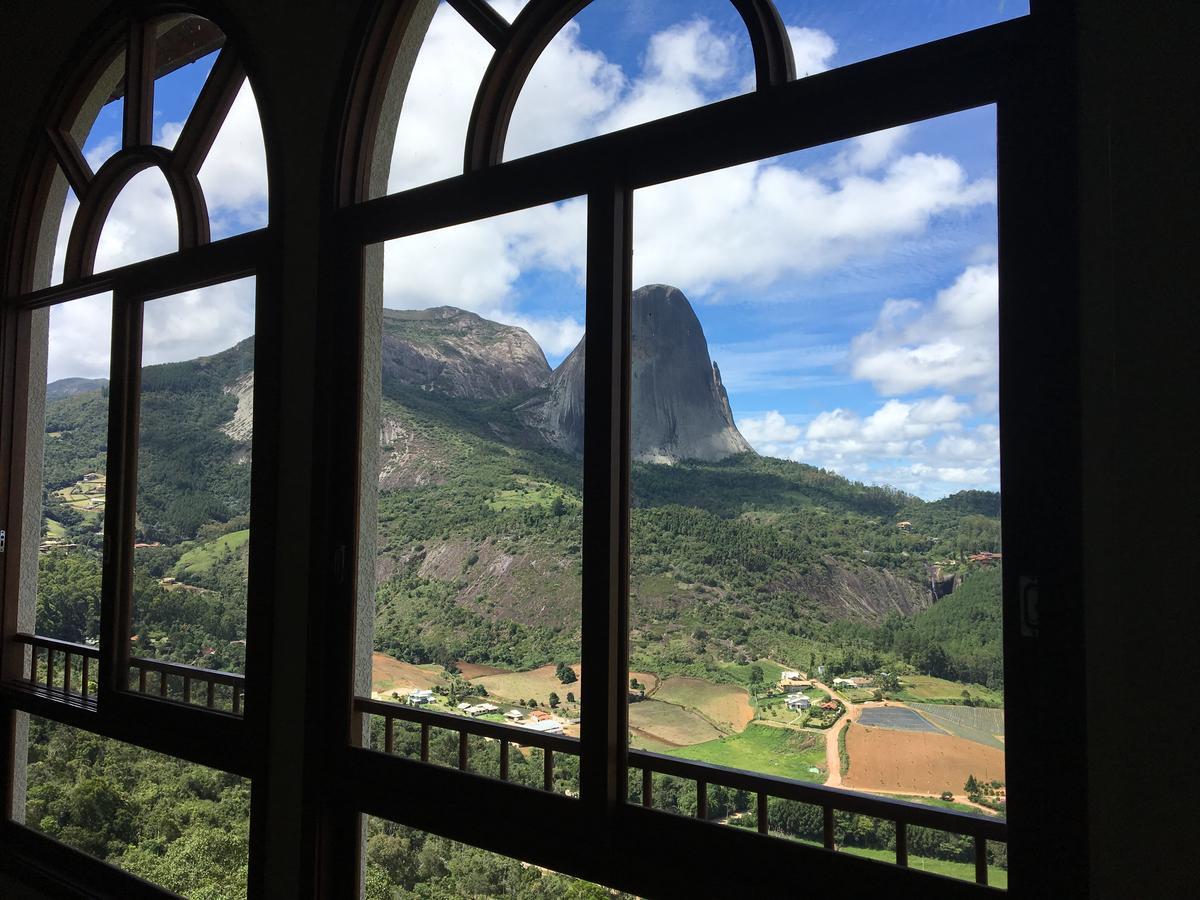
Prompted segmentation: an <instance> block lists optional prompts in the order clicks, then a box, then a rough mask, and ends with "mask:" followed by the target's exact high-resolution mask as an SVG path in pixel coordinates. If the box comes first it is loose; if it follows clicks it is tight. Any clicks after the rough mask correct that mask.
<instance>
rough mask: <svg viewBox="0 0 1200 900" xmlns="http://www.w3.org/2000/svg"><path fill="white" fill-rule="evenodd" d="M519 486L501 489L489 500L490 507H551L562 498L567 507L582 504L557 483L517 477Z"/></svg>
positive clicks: (502, 508) (498, 510)
mask: <svg viewBox="0 0 1200 900" xmlns="http://www.w3.org/2000/svg"><path fill="white" fill-rule="evenodd" d="M516 480H517V484H518V487H516V488H512V489H509V490H500V491H496V493H495V494H494V495H493V496H492V498H491V499H490V500H488V501H487V505H488V507H489V508H490V509H492V510H495V511H496V512H500V511H502V510H506V509H533V508H535V507H541V508H543V509H550V508H551V507H552V506H553V505H554V501H555V500H561V501H562V504H563V507H564V508H566V509H573V508H578V507H579V506H581V505H582V504H581V503H580V502H579V500H578V499H577V498H575V497H572V496H570V495H569V494H567V493H566V492H565V491H564V490H563V489H562V487H560V486H559V485H557V484H550V483H549V482H545V481H536V480H534V479H532V478H527V477H520V478H517V479H516Z"/></svg>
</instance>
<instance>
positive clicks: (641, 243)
mask: <svg viewBox="0 0 1200 900" xmlns="http://www.w3.org/2000/svg"><path fill="white" fill-rule="evenodd" d="M994 199H995V183H994V182H993V181H991V180H990V179H976V180H971V179H970V178H968V176H967V174H966V172H965V171H964V170H963V168H962V166H961V165H959V163H958V162H957V161H955V160H953V159H951V158H949V157H945V156H937V155H931V154H926V153H914V154H909V155H906V156H901V157H899V158H897V159H895V160H894V161H893V162H891V163H890V164H889V165H888V166H887V168H886V169H885V170H884V171H882V172H881V173H879V174H878V175H874V176H872V175H867V174H861V173H857V172H856V173H852V174H847V175H844V176H834V177H824V176H823V173H821V172H819V171H815V170H813V171H810V170H804V169H798V168H794V167H793V166H792V165H788V164H785V163H783V162H762V163H750V164H747V165H742V166H735V167H733V168H729V169H723V170H721V171H718V172H710V173H707V174H705V175H700V176H696V177H695V178H689V179H684V180H682V181H677V182H670V183H668V184H663V185H657V186H655V187H653V188H647V189H644V190H642V191H639V192H638V196H637V203H636V204H635V206H634V230H635V234H636V235H637V242H638V243H637V254H636V255H635V257H634V280H635V281H636V282H637V283H639V284H641V283H645V282H647V281H661V282H666V283H669V284H676V285H679V286H681V287H683V288H684V289H685V291H686V292H687V293H688V295H689V296H692V295H693V294H694V295H697V296H703V295H705V294H708V293H710V292H712V291H714V290H717V289H720V288H723V287H727V286H731V285H739V286H749V287H752V288H760V289H761V288H765V287H767V286H769V285H771V284H772V283H774V282H776V281H778V280H779V279H781V278H784V277H786V276H800V275H811V274H814V273H818V272H823V271H829V270H831V269H833V268H835V267H837V266H839V265H841V264H843V263H845V262H846V261H847V260H849V259H851V258H853V257H856V256H870V255H874V254H878V253H880V252H882V250H884V249H885V248H886V247H887V246H888V245H889V244H890V243H894V242H895V241H896V240H898V239H901V238H906V237H915V236H918V235H920V234H922V233H923V232H924V231H925V230H926V229H927V227H928V226H929V224H930V221H931V220H932V219H933V217H934V216H937V215H941V214H945V213H952V212H962V211H966V210H969V209H972V208H975V207H978V206H981V205H984V204H988V203H992V202H994Z"/></svg>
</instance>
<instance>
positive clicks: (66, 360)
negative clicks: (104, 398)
mask: <svg viewBox="0 0 1200 900" xmlns="http://www.w3.org/2000/svg"><path fill="white" fill-rule="evenodd" d="M111 334H112V294H109V293H104V294H97V295H96V296H94V297H83V298H80V299H79V300H71V301H69V302H67V303H60V304H58V305H57V306H52V307H51V308H50V339H49V342H48V343H49V346H48V348H47V361H46V381H47V382H48V383H49V382H52V381H58V380H59V379H60V378H71V377H74V378H108V377H109V350H110V345H111V339H110V336H111Z"/></svg>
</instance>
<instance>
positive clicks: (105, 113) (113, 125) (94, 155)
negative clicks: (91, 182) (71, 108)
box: [82, 51, 125, 172]
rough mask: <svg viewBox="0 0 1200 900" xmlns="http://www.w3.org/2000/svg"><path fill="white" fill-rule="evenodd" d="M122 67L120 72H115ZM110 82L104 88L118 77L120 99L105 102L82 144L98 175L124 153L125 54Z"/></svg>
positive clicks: (110, 76) (113, 70)
mask: <svg viewBox="0 0 1200 900" xmlns="http://www.w3.org/2000/svg"><path fill="white" fill-rule="evenodd" d="M117 66H119V67H120V68H119V69H118V68H116V67H117ZM113 67H114V68H112V69H110V72H109V76H108V78H107V79H102V80H101V81H102V86H103V85H104V84H107V83H108V82H109V81H111V80H112V78H113V77H115V78H116V79H117V80H118V81H119V83H118V84H117V85H116V86H115V88H114V91H115V92H119V96H117V97H115V98H112V99H108V100H106V101H104V104H103V106H101V107H100V110H99V112H97V113H96V118H95V120H94V121H93V122H92V124H91V126H90V127H88V128H87V130H86V131H85V132H83V133H85V134H86V135H87V137H86V138H85V139H84V142H83V147H82V150H83V156H84V158H85V159H86V160H87V161H88V165H90V166H91V167H92V171H93V172H95V171H97V170H99V168H100V167H101V166H102V165H104V163H105V162H107V161H108V158H109V157H110V156H112V155H113V154H114V153H116V152H117V151H118V150H120V149H121V136H122V133H123V130H124V120H125V93H124V91H125V77H124V70H125V53H124V51H122V52H121V54H120V55H119V56H118V58H117V60H116V61H115V62H114V63H113Z"/></svg>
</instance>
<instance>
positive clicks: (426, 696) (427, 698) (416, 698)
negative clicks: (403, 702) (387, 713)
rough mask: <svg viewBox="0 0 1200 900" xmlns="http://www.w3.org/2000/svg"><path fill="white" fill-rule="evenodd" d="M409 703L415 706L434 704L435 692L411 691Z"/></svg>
mask: <svg viewBox="0 0 1200 900" xmlns="http://www.w3.org/2000/svg"><path fill="white" fill-rule="evenodd" d="M408 702H409V703H411V704H413V705H414V706H420V705H422V704H424V703H432V702H433V691H424V690H422V691H409V692H408Z"/></svg>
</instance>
